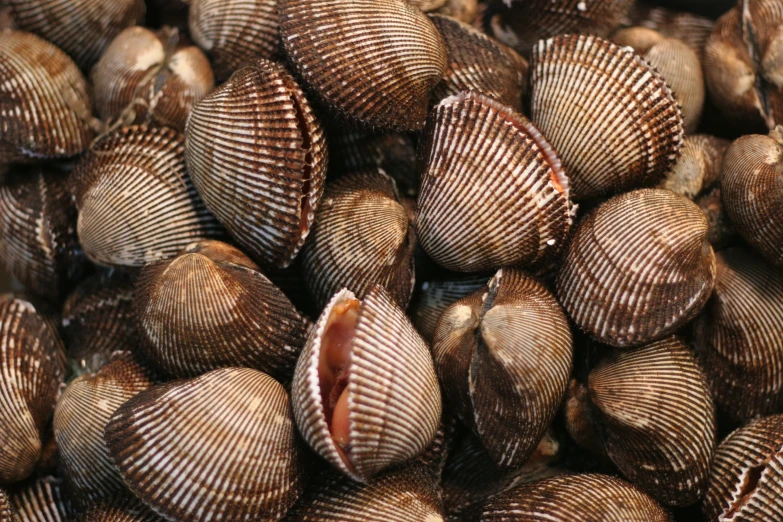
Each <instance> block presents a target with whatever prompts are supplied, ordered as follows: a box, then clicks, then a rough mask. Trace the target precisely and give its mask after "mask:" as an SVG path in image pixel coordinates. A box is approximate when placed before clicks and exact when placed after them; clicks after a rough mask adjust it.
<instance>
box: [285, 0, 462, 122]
mask: <svg viewBox="0 0 783 522" xmlns="http://www.w3.org/2000/svg"><path fill="white" fill-rule="evenodd" d="M278 15H279V19H280V32H281V35H282V37H283V44H284V45H285V50H286V53H287V55H288V59H289V61H290V62H291V64H292V65H293V66H294V68H295V69H296V71H297V73H298V74H299V75H300V76H301V77H302V79H303V80H304V81H305V83H306V84H307V85H308V86H309V87H310V88H311V89H312V90H313V91H314V92H315V93H316V94H317V95H318V97H319V98H320V99H321V100H322V101H323V102H324V103H325V104H326V105H327V106H328V107H329V108H330V109H331V111H332V112H335V113H338V114H340V115H342V116H345V117H347V118H349V119H351V120H353V121H355V122H358V123H362V124H366V125H370V126H374V127H380V128H383V129H388V130H400V131H415V130H419V129H421V128H422V126H423V125H424V120H425V118H426V116H427V109H428V103H429V99H430V93H431V92H432V89H433V88H434V87H435V86H436V85H437V84H438V82H440V80H441V78H443V74H444V73H445V72H446V65H447V60H448V56H447V51H446V48H445V46H444V44H443V39H442V38H441V36H440V34H439V33H438V30H437V29H436V28H435V26H434V25H433V24H432V22H431V21H430V20H429V19H428V18H427V17H426V16H425V15H424V14H422V12H421V11H419V10H418V9H417V8H415V7H413V6H412V5H410V4H409V3H408V2H407V1H405V0H383V1H377V0H278ZM367 49H372V53H368V52H367Z"/></svg>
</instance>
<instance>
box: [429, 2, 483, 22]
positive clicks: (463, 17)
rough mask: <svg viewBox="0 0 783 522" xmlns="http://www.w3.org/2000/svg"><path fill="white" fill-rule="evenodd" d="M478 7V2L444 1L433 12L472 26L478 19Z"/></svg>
mask: <svg viewBox="0 0 783 522" xmlns="http://www.w3.org/2000/svg"><path fill="white" fill-rule="evenodd" d="M479 6H480V4H479V2H478V0H446V3H444V4H443V5H442V6H440V7H439V8H438V9H436V10H435V12H436V13H438V14H441V15H445V16H450V17H452V18H456V19H457V20H459V21H460V22H463V23H466V24H472V23H473V22H475V21H476V19H477V18H478V12H479Z"/></svg>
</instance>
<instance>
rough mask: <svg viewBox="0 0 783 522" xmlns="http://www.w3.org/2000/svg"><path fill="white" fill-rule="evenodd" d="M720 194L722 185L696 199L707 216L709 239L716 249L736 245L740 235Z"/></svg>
mask: <svg viewBox="0 0 783 522" xmlns="http://www.w3.org/2000/svg"><path fill="white" fill-rule="evenodd" d="M720 194H721V190H720V187H719V186H715V187H713V188H711V189H710V190H707V191H706V192H704V193H703V194H702V195H701V196H699V197H698V198H697V199H696V200H695V203H696V204H697V205H699V208H700V209H701V211H702V213H703V214H704V217H706V218H707V223H708V225H709V230H708V231H707V240H708V241H709V242H710V244H711V245H712V248H714V249H715V250H716V251H717V250H723V249H724V248H728V247H730V246H734V245H735V244H736V243H737V242H738V241H739V235H738V234H737V231H736V230H734V225H733V224H732V223H731V221H730V220H729V216H728V215H727V214H726V209H725V208H724V206H723V201H722V200H721V196H720Z"/></svg>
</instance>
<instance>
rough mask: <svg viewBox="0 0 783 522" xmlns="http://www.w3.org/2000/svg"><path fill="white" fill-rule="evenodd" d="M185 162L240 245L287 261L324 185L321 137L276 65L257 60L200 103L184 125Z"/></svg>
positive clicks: (280, 263)
mask: <svg viewBox="0 0 783 522" xmlns="http://www.w3.org/2000/svg"><path fill="white" fill-rule="evenodd" d="M185 134H186V137H187V150H186V156H187V163H188V169H189V170H190V174H191V176H192V178H193V183H194V184H195V186H196V188H197V189H198V191H199V193H200V194H201V196H202V197H203V198H204V202H205V203H206V205H207V207H209V209H210V210H211V211H212V212H213V213H214V214H215V217H217V218H218V220H220V222H221V223H223V225H224V226H225V227H226V229H228V232H229V233H230V234H231V235H232V236H233V237H234V239H235V240H236V241H237V243H239V245H240V246H241V247H242V249H243V250H244V251H246V252H247V253H248V254H249V255H250V257H252V258H253V259H254V260H256V261H258V262H260V263H261V264H263V265H270V266H276V267H280V268H283V267H287V266H288V265H289V264H290V263H291V261H292V260H293V258H294V257H295V256H296V254H297V252H299V249H300V248H301V247H302V244H304V241H305V238H306V237H307V234H308V233H309V231H310V227H311V226H312V224H313V221H314V220H315V213H316V211H317V209H318V203H319V201H320V199H321V194H322V193H323V185H324V177H325V175H326V166H327V153H326V140H325V137H324V133H323V130H322V129H321V125H320V123H319V122H318V120H316V118H315V115H314V114H313V112H312V110H311V109H310V105H309V104H308V102H307V100H306V99H305V97H304V94H303V93H302V91H301V89H300V88H299V86H298V85H297V84H296V82H295V81H294V79H293V78H292V77H291V75H290V74H288V72H286V70H285V68H283V66H282V65H279V64H276V63H273V62H270V61H267V60H258V61H256V62H254V63H253V64H252V65H249V66H248V67H245V68H244V69H242V70H241V71H239V72H237V73H236V74H235V75H234V76H232V77H231V79H230V80H228V81H227V82H226V83H224V84H223V85H222V86H220V87H219V88H218V89H216V90H215V91H214V92H212V94H210V95H209V96H207V97H206V98H204V99H203V100H202V101H201V102H200V103H198V104H197V105H196V106H195V107H194V108H193V111H192V112H191V116H190V119H189V120H188V126H187V129H186V131H185Z"/></svg>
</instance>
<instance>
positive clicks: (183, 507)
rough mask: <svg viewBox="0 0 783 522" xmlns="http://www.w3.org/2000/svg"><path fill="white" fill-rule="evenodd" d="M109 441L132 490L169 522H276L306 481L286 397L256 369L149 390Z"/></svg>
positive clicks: (123, 413) (132, 403)
mask: <svg viewBox="0 0 783 522" xmlns="http://www.w3.org/2000/svg"><path fill="white" fill-rule="evenodd" d="M105 440H106V445H107V446H108V448H109V454H110V456H111V459H112V461H113V462H114V464H115V466H116V467H117V469H118V470H119V471H120V474H121V475H122V478H123V480H124V481H125V483H126V484H127V485H128V486H129V487H130V489H131V491H133V492H134V493H135V494H136V495H137V496H138V497H139V498H141V499H142V500H143V501H144V503H145V504H146V505H148V506H150V507H151V508H152V509H153V510H154V511H155V512H157V513H158V514H160V515H161V516H163V517H164V518H166V519H168V520H172V521H182V522H188V521H208V520H278V519H280V518H282V517H283V515H284V514H285V512H286V511H287V510H288V509H289V508H290V507H291V505H292V504H293V503H294V502H295V501H296V499H297V498H298V497H299V495H300V494H301V493H302V490H303V489H304V484H305V482H306V480H307V474H306V470H305V468H304V466H303V461H302V460H301V455H300V451H299V448H298V441H297V440H296V434H295V427H294V422H293V419H292V418H291V407H290V404H289V401H288V394H287V393H286V391H285V389H284V388H283V387H282V386H281V385H280V384H279V383H278V382H277V381H275V380H274V379H272V378H271V377H269V376H268V375H266V374H264V373H262V372H259V371H257V370H252V369H250V368H222V369H219V370H214V371H212V372H210V373H207V374H204V375H202V376H200V377H196V378H194V379H190V380H184V381H174V382H171V383H168V384H162V385H158V386H154V387H152V388H150V389H148V390H146V391H143V392H141V393H139V394H137V395H136V396H135V397H133V398H132V399H131V400H129V401H128V402H126V403H125V404H123V405H122V406H121V407H120V408H119V409H118V410H117V411H116V412H115V413H114V415H113V416H112V418H111V420H110V421H109V424H108V425H107V426H106V429H105Z"/></svg>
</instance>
